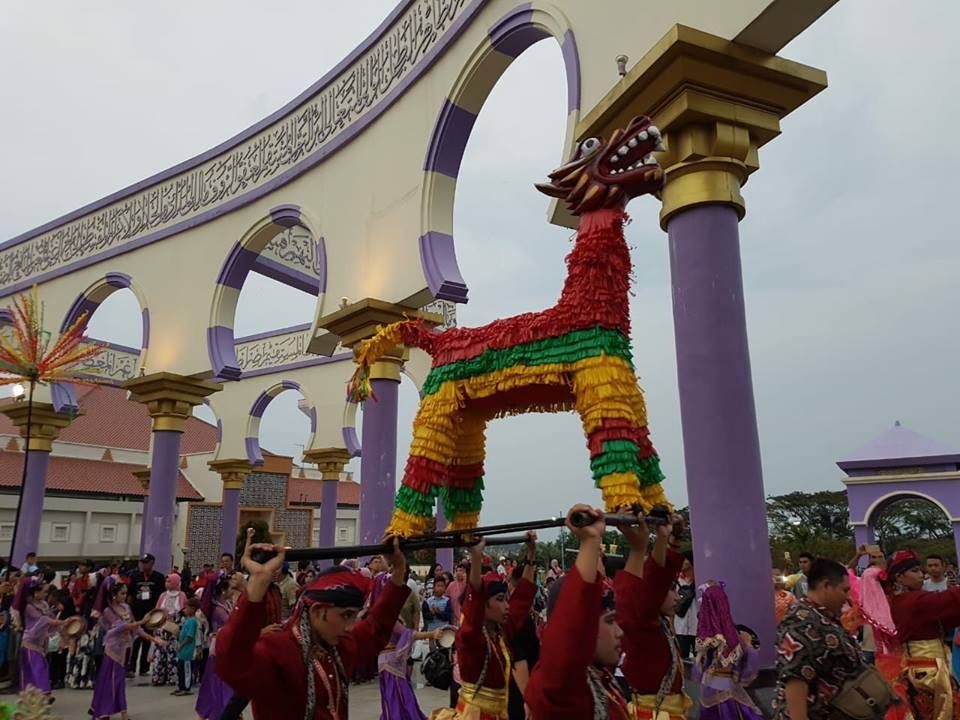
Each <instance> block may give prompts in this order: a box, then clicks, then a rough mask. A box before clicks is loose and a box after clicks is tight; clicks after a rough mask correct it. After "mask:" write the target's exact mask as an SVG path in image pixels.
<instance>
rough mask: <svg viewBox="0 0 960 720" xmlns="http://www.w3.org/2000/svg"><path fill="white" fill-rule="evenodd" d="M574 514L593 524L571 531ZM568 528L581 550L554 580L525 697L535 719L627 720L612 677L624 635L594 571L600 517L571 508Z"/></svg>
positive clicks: (582, 507)
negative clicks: (587, 516)
mask: <svg viewBox="0 0 960 720" xmlns="http://www.w3.org/2000/svg"><path fill="white" fill-rule="evenodd" d="M574 512H583V513H588V514H590V515H592V516H593V518H594V521H593V523H592V524H591V525H589V526H587V527H574V526H573V523H571V522H570V515H571V514H572V513H574ZM567 527H568V528H570V531H571V532H572V533H573V534H574V535H576V536H577V537H578V538H579V539H580V550H579V551H578V552H577V560H576V563H575V564H574V567H573V568H572V569H571V570H570V571H569V572H568V573H567V574H566V575H565V576H564V577H563V578H561V579H560V580H557V581H556V585H559V586H560V587H559V590H554V591H553V592H552V593H551V596H550V601H548V605H547V613H548V617H547V626H546V629H545V630H544V633H543V644H542V647H541V655H540V661H539V662H538V663H537V665H536V667H535V668H534V670H533V673H532V674H531V676H530V681H529V682H528V683H527V690H526V693H525V694H524V698H525V700H526V701H527V705H528V706H529V707H530V712H531V714H532V716H533V718H534V720H584V718H596V717H603V718H608V719H609V720H631V718H632V716H631V715H630V709H629V706H628V705H627V701H626V699H625V698H624V697H623V695H622V694H621V693H620V688H619V686H618V684H617V681H616V679H615V678H614V676H613V672H612V671H613V669H614V668H615V667H616V666H617V662H618V661H619V660H620V648H621V641H622V638H623V631H622V630H621V629H620V626H619V625H618V624H617V617H616V616H617V613H616V609H615V608H614V593H613V589H612V588H611V587H610V586H609V584H608V583H607V582H606V579H605V578H604V577H601V576H600V572H599V568H600V566H601V543H602V541H603V531H604V527H605V525H604V521H603V513H602V512H600V511H599V510H595V509H594V508H591V507H590V506H588V505H576V506H574V507H573V508H571V509H570V513H568V514H567ZM642 530H643V532H644V533H645V532H646V529H645V528H642ZM554 599H555V601H554Z"/></svg>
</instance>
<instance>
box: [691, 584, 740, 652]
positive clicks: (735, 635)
mask: <svg viewBox="0 0 960 720" xmlns="http://www.w3.org/2000/svg"><path fill="white" fill-rule="evenodd" d="M711 651H712V654H711ZM742 656H743V647H742V646H741V644H740V633H739V632H738V631H737V625H736V623H734V622H733V615H732V614H731V613H730V599H729V598H728V597H727V591H726V589H724V587H723V585H722V584H721V585H711V586H709V587H708V588H706V590H704V591H703V597H702V598H701V600H700V612H699V615H698V617H697V657H696V662H697V663H698V664H700V666H701V668H702V669H703V670H706V669H707V666H709V665H713V664H716V663H719V666H720V667H724V668H729V667H731V666H732V665H735V664H736V663H737V662H738V661H739V660H740V658H741V657H742Z"/></svg>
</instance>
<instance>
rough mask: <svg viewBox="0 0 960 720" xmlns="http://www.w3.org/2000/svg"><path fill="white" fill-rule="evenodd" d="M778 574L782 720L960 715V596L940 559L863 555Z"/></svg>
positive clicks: (942, 719)
mask: <svg viewBox="0 0 960 720" xmlns="http://www.w3.org/2000/svg"><path fill="white" fill-rule="evenodd" d="M798 560H799V563H798V565H799V567H798V569H797V572H795V573H793V574H791V575H789V576H784V575H783V574H782V573H781V571H780V570H779V569H774V571H773V575H774V584H775V588H776V607H777V620H778V623H779V633H778V646H777V647H778V663H777V670H778V684H777V697H776V710H777V714H778V718H783V719H785V718H792V719H793V720H808V719H809V720H828V719H831V720H832V719H833V718H836V717H838V712H839V713H840V716H841V717H849V716H850V715H851V713H855V712H860V713H864V714H865V716H866V717H880V716H881V715H883V714H886V716H887V718H888V720H903V719H905V718H910V719H911V720H951V719H952V718H953V717H954V716H955V715H956V714H957V713H960V695H958V693H957V688H958V678H960V647H958V642H960V635H958V628H960V587H958V584H957V573H956V567H955V566H953V565H952V564H950V563H947V562H946V561H945V560H944V558H943V557H941V556H939V555H929V556H927V557H926V558H921V557H920V556H919V555H917V553H915V552H913V551H912V550H899V551H897V552H895V553H894V554H893V555H892V556H890V557H889V558H887V557H886V556H885V555H884V553H883V552H882V551H881V549H880V548H879V547H878V546H876V545H872V546H862V547H860V548H858V550H857V552H856V554H855V555H854V557H853V558H852V559H851V561H850V562H849V563H848V564H847V565H846V566H845V565H843V564H842V563H839V562H836V561H834V560H830V559H823V558H820V559H817V558H815V557H813V556H812V555H810V554H807V553H804V554H803V555H801V556H800V557H799V559H798Z"/></svg>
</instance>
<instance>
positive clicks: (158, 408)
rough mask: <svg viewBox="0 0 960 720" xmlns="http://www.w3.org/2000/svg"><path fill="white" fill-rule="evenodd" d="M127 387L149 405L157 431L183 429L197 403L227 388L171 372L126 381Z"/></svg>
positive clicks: (177, 430)
mask: <svg viewBox="0 0 960 720" xmlns="http://www.w3.org/2000/svg"><path fill="white" fill-rule="evenodd" d="M123 387H124V388H125V389H127V390H129V391H130V395H131V400H134V401H136V402H139V403H143V404H144V405H146V406H147V411H148V412H149V413H150V417H151V418H153V429H154V431H157V430H171V431H173V432H183V429H184V427H185V426H186V424H187V420H188V419H189V418H190V417H191V416H192V415H193V407H194V406H195V405H199V404H200V403H202V402H203V399H204V398H205V397H207V396H208V395H212V394H213V393H215V392H219V391H220V390H223V385H221V384H220V383H213V382H209V381H208V380H201V379H200V378H195V377H190V376H186V375H177V374H176V373H168V372H158V373H151V374H150V375H142V376H140V377H136V378H132V379H130V380H127V381H126V382H124V383H123Z"/></svg>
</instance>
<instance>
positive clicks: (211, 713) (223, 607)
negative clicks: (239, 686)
mask: <svg viewBox="0 0 960 720" xmlns="http://www.w3.org/2000/svg"><path fill="white" fill-rule="evenodd" d="M233 595H234V591H233V590H232V589H231V588H230V579H229V578H228V577H225V576H224V577H220V578H219V579H218V580H217V582H216V584H215V585H213V586H212V587H210V586H208V587H207V589H206V590H204V593H203V598H202V599H201V606H200V610H201V612H203V614H204V616H205V617H206V618H207V622H209V623H210V636H211V637H210V658H209V659H208V660H207V664H206V667H205V668H204V671H203V680H202V681H201V682H200V691H199V692H198V693H197V704H196V707H195V708H194V709H195V710H196V712H197V715H198V716H199V717H200V718H201V720H220V715H221V714H222V713H223V710H224V708H225V707H226V706H227V703H228V702H230V698H232V697H233V688H231V687H230V686H229V685H227V684H226V683H225V682H224V681H223V680H221V679H220V676H219V675H217V673H216V670H215V668H214V666H215V665H216V663H215V662H214V657H215V656H216V651H217V632H218V631H219V630H220V628H222V627H223V626H224V625H226V624H227V619H228V618H229V617H230V613H231V611H232V610H233Z"/></svg>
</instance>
